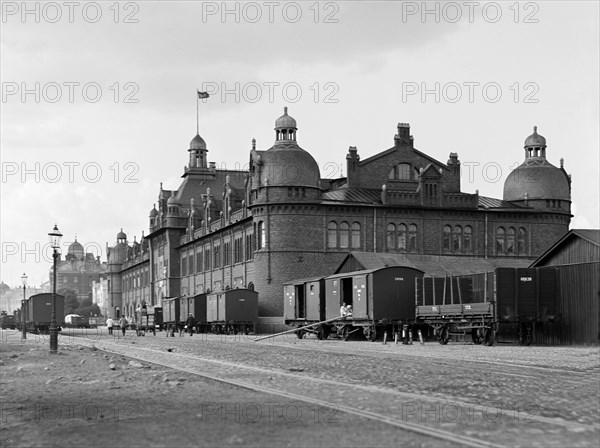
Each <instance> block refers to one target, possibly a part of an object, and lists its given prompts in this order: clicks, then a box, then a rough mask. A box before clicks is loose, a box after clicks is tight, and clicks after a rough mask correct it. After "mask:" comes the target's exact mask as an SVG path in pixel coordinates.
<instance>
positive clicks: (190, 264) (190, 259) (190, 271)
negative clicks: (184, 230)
mask: <svg viewBox="0 0 600 448" xmlns="http://www.w3.org/2000/svg"><path fill="white" fill-rule="evenodd" d="M193 273H194V253H193V252H190V255H189V257H188V274H189V275H192V274H193Z"/></svg>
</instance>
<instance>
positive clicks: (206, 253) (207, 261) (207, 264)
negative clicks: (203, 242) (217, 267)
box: [204, 249, 211, 271]
mask: <svg viewBox="0 0 600 448" xmlns="http://www.w3.org/2000/svg"><path fill="white" fill-rule="evenodd" d="M210 261H211V260H210V249H206V250H205V251H204V269H205V270H206V271H208V270H210V268H211V267H210Z"/></svg>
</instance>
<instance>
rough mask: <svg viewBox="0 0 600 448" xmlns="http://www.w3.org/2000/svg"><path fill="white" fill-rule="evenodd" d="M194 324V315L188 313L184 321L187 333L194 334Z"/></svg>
mask: <svg viewBox="0 0 600 448" xmlns="http://www.w3.org/2000/svg"><path fill="white" fill-rule="evenodd" d="M195 325H196V319H194V315H193V314H192V313H190V315H189V317H188V318H187V320H186V321H185V326H186V328H187V331H188V333H189V334H190V336H191V335H193V334H194V326H195Z"/></svg>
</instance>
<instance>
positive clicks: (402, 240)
mask: <svg viewBox="0 0 600 448" xmlns="http://www.w3.org/2000/svg"><path fill="white" fill-rule="evenodd" d="M398 249H399V250H406V224H400V225H399V226H398Z"/></svg>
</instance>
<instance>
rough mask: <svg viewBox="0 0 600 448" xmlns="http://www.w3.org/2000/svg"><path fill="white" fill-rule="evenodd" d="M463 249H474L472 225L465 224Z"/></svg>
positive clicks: (470, 250)
mask: <svg viewBox="0 0 600 448" xmlns="http://www.w3.org/2000/svg"><path fill="white" fill-rule="evenodd" d="M463 249H464V251H465V252H467V253H469V252H472V251H473V229H472V228H471V226H465V230H464V231H463Z"/></svg>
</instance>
